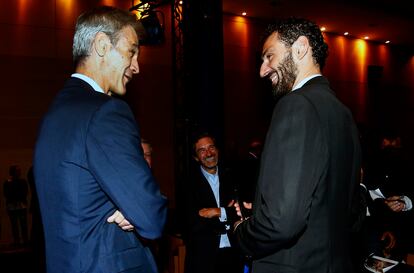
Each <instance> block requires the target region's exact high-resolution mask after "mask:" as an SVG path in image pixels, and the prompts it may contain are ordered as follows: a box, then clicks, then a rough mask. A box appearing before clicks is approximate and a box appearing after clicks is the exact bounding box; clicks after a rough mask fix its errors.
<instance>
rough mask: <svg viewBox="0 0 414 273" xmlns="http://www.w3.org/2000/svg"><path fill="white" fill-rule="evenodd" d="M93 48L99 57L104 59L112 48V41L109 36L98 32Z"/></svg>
mask: <svg viewBox="0 0 414 273" xmlns="http://www.w3.org/2000/svg"><path fill="white" fill-rule="evenodd" d="M93 48H94V50H95V52H96V54H98V56H99V57H103V56H104V55H105V54H106V53H107V52H108V51H109V50H110V48H111V41H110V40H109V37H108V35H106V34H105V33H103V32H98V34H96V36H95V39H94V43H93Z"/></svg>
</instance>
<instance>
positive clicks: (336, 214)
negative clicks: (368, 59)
mask: <svg viewBox="0 0 414 273" xmlns="http://www.w3.org/2000/svg"><path fill="white" fill-rule="evenodd" d="M266 37H267V38H266V40H265V42H264V45H263V51H262V52H263V53H262V59H263V63H262V66H261V69H260V75H261V77H265V78H268V79H269V80H270V81H271V82H272V86H273V89H274V93H275V95H276V96H277V97H279V101H278V103H277V104H276V106H275V109H274V112H273V117H272V121H271V125H270V128H269V130H268V133H267V137H266V141H265V146H264V151H263V154H262V158H261V167H260V173H259V179H258V187H257V192H256V196H255V201H254V203H253V214H252V216H251V217H250V218H248V219H247V220H245V221H242V222H239V223H236V225H235V235H236V237H237V240H238V242H239V244H240V247H241V249H242V251H243V252H244V253H245V254H247V255H250V256H252V257H253V259H254V261H253V272H254V273H265V272H269V273H270V272H271V273H274V272H300V273H318V272H335V273H341V272H352V265H351V257H350V247H349V244H350V230H351V226H352V221H351V219H352V215H351V207H352V200H353V197H354V194H355V192H356V189H357V188H356V187H357V185H358V181H359V180H358V177H359V172H360V146H359V139H358V132H357V128H356V126H355V123H354V120H353V118H352V115H351V113H350V111H349V110H348V109H347V108H346V107H345V106H344V105H343V104H342V103H341V102H340V101H339V100H338V99H337V98H336V96H335V93H334V92H333V91H332V90H331V88H330V87H329V83H328V81H327V79H326V78H324V77H323V76H322V75H321V70H322V68H323V66H324V63H325V59H326V57H327V49H328V48H327V44H326V43H325V42H324V39H323V35H322V33H321V31H320V29H319V27H318V26H317V25H316V24H314V23H312V22H310V21H308V20H305V19H295V18H291V19H285V20H281V21H279V22H277V23H275V24H272V25H270V26H269V28H268V30H267V36H266Z"/></svg>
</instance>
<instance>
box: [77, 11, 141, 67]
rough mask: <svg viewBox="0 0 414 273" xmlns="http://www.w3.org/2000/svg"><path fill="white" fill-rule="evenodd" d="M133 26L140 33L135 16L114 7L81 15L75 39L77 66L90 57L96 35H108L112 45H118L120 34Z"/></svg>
mask: <svg viewBox="0 0 414 273" xmlns="http://www.w3.org/2000/svg"><path fill="white" fill-rule="evenodd" d="M126 26H131V27H133V28H134V29H135V31H136V32H137V34H139V33H140V28H141V26H140V23H139V22H138V21H137V19H136V17H135V15H134V14H132V13H129V12H128V11H125V10H121V9H118V8H114V7H108V6H101V7H97V8H95V9H92V10H90V11H87V12H85V13H83V14H81V15H80V16H79V17H78V20H77V22H76V28H75V35H74V37H73V48H72V55H73V62H74V64H75V66H77V65H78V64H80V63H81V62H83V61H84V60H85V59H86V58H87V57H88V56H90V52H91V48H92V43H93V40H94V39H95V36H96V34H98V33H99V32H103V33H105V34H106V35H108V37H109V39H110V41H111V43H112V44H113V45H116V43H117V42H118V39H119V32H120V31H121V30H122V29H123V28H124V27H126Z"/></svg>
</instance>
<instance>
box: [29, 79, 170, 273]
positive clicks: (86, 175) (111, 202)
mask: <svg viewBox="0 0 414 273" xmlns="http://www.w3.org/2000/svg"><path fill="white" fill-rule="evenodd" d="M34 174H35V183H36V188H37V191H38V197H39V203H40V209H41V214H42V220H43V225H44V230H45V240H46V259H47V272H48V273H55V272H56V273H64V272H68V273H76V272H124V271H126V272H155V271H156V269H155V266H154V263H153V260H152V257H149V256H148V254H149V252H148V249H146V248H145V247H143V246H142V244H141V242H140V241H139V239H138V237H139V236H142V237H145V238H149V239H154V238H157V237H159V236H160V235H161V233H162V229H163V226H164V223H165V219H166V200H165V198H164V197H163V196H162V195H161V194H160V191H159V187H158V185H157V183H156V182H155V181H154V178H153V176H152V175H151V171H150V170H149V168H148V165H147V163H146V162H145V160H144V158H143V155H142V150H141V146H140V136H139V131H138V127H137V124H136V122H135V119H134V117H133V114H132V112H131V111H130V109H129V107H128V105H127V104H126V103H125V102H123V101H122V100H120V99H116V98H112V97H110V96H108V95H105V94H102V93H98V92H95V91H94V90H93V89H91V88H90V86H89V85H88V84H86V83H85V82H83V81H82V80H80V79H76V78H71V79H70V80H69V81H68V82H67V83H66V85H65V87H64V88H63V90H61V91H60V93H59V94H58V95H57V97H56V99H55V100H54V102H53V104H52V105H51V107H50V109H49V111H48V113H47V114H46V116H45V117H44V119H43V121H42V125H41V127H40V130H39V136H38V140H37V143H36V147H35V156H34ZM115 210H119V211H121V212H122V213H123V215H124V216H125V218H126V219H128V220H129V221H130V222H131V223H132V224H133V225H134V226H135V227H136V233H138V234H139V236H137V234H136V233H135V232H125V231H123V230H122V229H121V228H119V227H118V226H117V225H116V224H109V223H107V221H106V220H107V218H108V217H109V216H110V215H111V214H113V213H114V211H115Z"/></svg>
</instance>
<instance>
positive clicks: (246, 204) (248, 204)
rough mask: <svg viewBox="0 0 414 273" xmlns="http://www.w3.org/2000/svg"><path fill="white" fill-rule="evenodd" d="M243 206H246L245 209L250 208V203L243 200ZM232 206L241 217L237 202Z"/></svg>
mask: <svg viewBox="0 0 414 273" xmlns="http://www.w3.org/2000/svg"><path fill="white" fill-rule="evenodd" d="M243 206H244V207H245V208H246V209H252V203H247V202H243ZM234 207H235V208H236V213H237V215H238V216H239V217H242V213H241V210H240V205H239V203H237V202H236V203H234Z"/></svg>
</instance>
